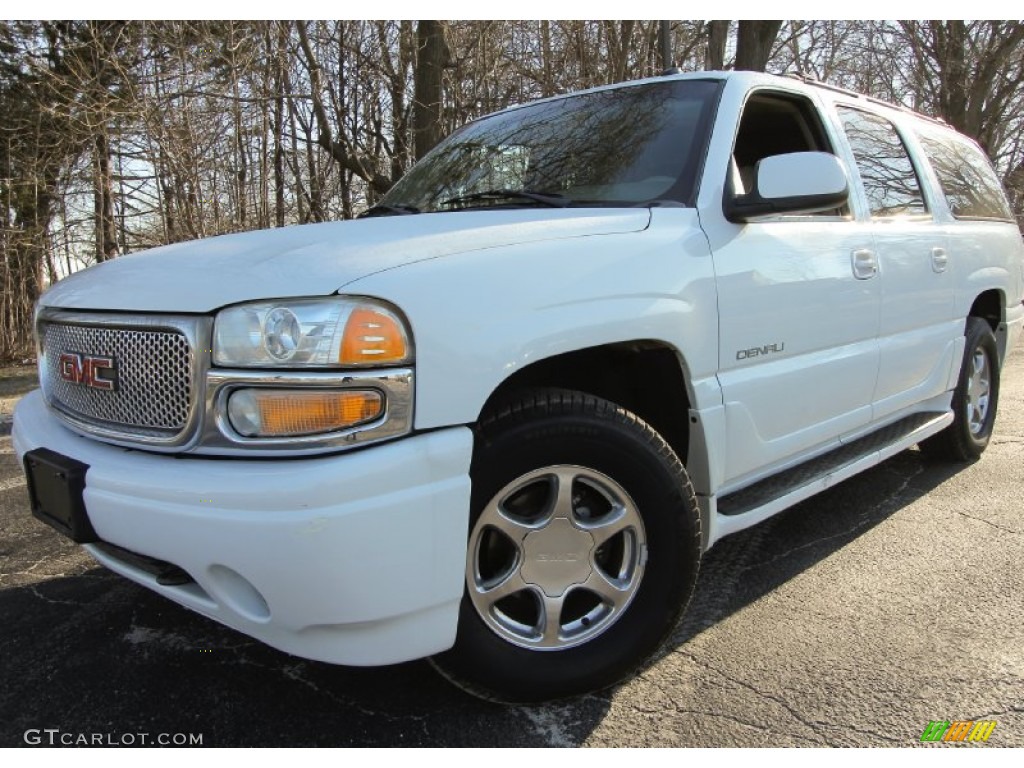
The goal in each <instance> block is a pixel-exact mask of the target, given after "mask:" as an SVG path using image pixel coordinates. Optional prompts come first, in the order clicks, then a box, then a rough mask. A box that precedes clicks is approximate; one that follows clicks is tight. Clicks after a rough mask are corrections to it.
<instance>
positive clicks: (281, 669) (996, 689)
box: [0, 346, 1024, 749]
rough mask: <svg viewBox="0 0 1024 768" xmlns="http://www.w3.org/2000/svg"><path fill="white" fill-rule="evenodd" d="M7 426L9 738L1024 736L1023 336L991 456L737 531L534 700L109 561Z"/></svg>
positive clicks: (1, 502) (0, 494)
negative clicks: (649, 611) (351, 663)
mask: <svg viewBox="0 0 1024 768" xmlns="http://www.w3.org/2000/svg"><path fill="white" fill-rule="evenodd" d="M5 422H6V420H0V680H2V683H3V684H2V686H0V747H5V746H6V747H13V746H19V745H23V744H26V743H41V744H47V743H48V742H53V743H54V744H59V743H61V742H63V743H77V744H83V743H104V744H109V743H112V744H133V745H136V746H137V745H139V744H143V743H145V744H152V743H155V742H156V741H157V740H158V739H159V740H161V741H165V742H172V743H173V742H174V741H175V740H176V741H178V742H181V741H182V740H185V741H186V743H187V740H189V739H191V740H193V741H194V740H195V738H196V736H197V735H198V736H199V738H200V739H201V741H202V744H203V745H204V746H215V747H216V746H315V745H319V746H402V745H410V746H412V745H415V746H449V747H454V746H676V747H684V746H693V747H697V746H699V747H719V746H804V745H806V746H826V745H833V746H840V745H843V746H913V745H920V744H921V742H920V740H919V739H920V736H921V733H922V731H923V730H924V728H925V726H927V725H928V723H929V721H935V720H950V721H952V720H975V721H977V720H996V721H997V725H996V727H995V729H994V731H993V732H992V734H991V736H990V738H989V740H988V743H987V745H988V746H1001V747H1006V746H1016V747H1020V746H1024V567H1022V564H1024V514H1022V495H1024V487H1022V482H1021V481H1022V479H1024V346H1022V347H1019V348H1018V349H1017V350H1016V353H1015V357H1011V359H1010V362H1009V364H1008V365H1007V367H1006V369H1005V370H1004V372H1003V381H1002V393H1001V402H1000V405H999V418H998V420H997V423H996V433H995V436H994V438H993V440H992V443H991V445H990V446H989V449H988V450H987V452H986V453H985V455H984V457H983V458H982V459H981V460H980V461H978V462H976V463H974V464H971V465H969V466H949V465H937V464H932V463H929V462H926V461H925V460H924V459H923V458H922V456H921V455H920V453H918V452H917V451H916V450H910V451H905V452H903V453H902V454H900V455H898V456H896V457H894V458H893V459H891V460H889V461H888V462H886V463H885V464H883V465H881V466H880V467H877V468H875V469H873V470H871V471H868V472H866V473H863V474H861V475H859V476H858V477H855V478H853V479H851V480H849V481H847V482H845V483H842V484H840V485H838V486H836V487H834V488H832V489H830V490H829V491H827V492H826V493H824V494H821V495H819V496H818V497H816V498H813V499H811V500H809V501H807V502H805V503H803V504H801V505H799V506H798V507H795V508H793V509H792V510H789V511H788V512H786V513H783V514H782V515H781V516H778V517H776V518H774V519H772V520H770V521H768V522H767V523H765V524H762V525H761V526H759V527H756V528H754V529H751V530H748V531H745V532H743V533H740V534H738V535H736V536H733V537H731V538H729V539H726V540H724V541H723V542H721V543H720V544H719V545H718V546H716V547H715V548H714V549H713V550H712V551H711V552H710V553H708V555H707V556H706V558H705V561H704V563H703V565H702V570H701V575H700V580H699V582H698V585H697V592H696V595H695V597H694V601H693V603H692V605H691V608H690V611H689V613H688V614H687V616H686V617H685V618H684V620H683V623H682V625H681V626H680V627H679V629H678V631H677V632H676V633H675V635H674V637H673V639H672V642H671V643H670V644H669V646H668V647H667V648H666V649H665V651H664V652H663V654H662V656H661V657H660V659H659V660H658V661H657V662H656V663H655V664H654V665H653V666H651V667H650V668H649V669H647V670H646V671H645V672H644V673H643V674H642V675H641V676H640V677H638V678H636V679H634V680H632V681H630V682H628V683H626V684H624V685H622V686H620V687H619V688H617V689H615V690H613V691H608V692H605V693H601V694H598V695H591V696H586V697H583V698H580V699H577V700H572V701H568V702H564V703H559V704H552V705H546V706H536V707H509V706H499V705H494V704H486V703H483V702H480V701H477V700H476V699H473V698H471V697H469V696H467V695H465V694H463V693H461V692H460V691H458V690H456V689H454V688H452V687H451V686H449V685H448V684H447V683H445V682H444V681H443V680H442V679H441V678H440V677H438V676H437V675H436V674H435V673H434V672H433V671H432V669H431V668H430V666H429V665H428V664H427V663H426V662H413V663H409V664H402V665H398V666H393V667H387V668H379V669H354V668H343V667H333V666H330V665H326V664H320V663H315V662H310V661H305V660H303V659H298V658H294V657H291V656H288V655H286V654H283V653H280V652H278V651H275V650H273V649H271V648H268V647H266V646H264V645H261V644H260V643H257V642H255V641H252V640H250V639H248V638H247V637H245V636H243V635H240V634H238V633H236V632H234V631H232V630H229V629H226V628H223V627H221V626H220V625H218V624H215V623H214V622H212V621H210V620H208V619H205V618H203V617H201V616H198V615H196V614H193V613H191V612H189V611H187V610H186V609H184V608H180V607H178V606H177V605H175V604H173V603H170V602H168V601H166V600H164V599H162V598H160V597H158V596H156V595H153V594H151V593H150V592H148V591H146V590H145V589H142V588H141V587H137V586H135V585H134V584H132V583H131V582H128V581H126V580H124V579H122V578H120V577H118V576H115V575H113V574H111V573H109V572H107V571H105V570H104V569H102V568H101V567H99V566H98V565H96V564H95V563H94V562H93V561H92V560H91V559H90V558H89V557H88V556H87V555H86V554H85V553H84V552H82V551H81V550H80V549H78V548H77V547H76V546H75V545H74V544H72V543H70V542H68V541H66V540H64V539H63V538H61V537H60V536H59V535H58V534H57V533H56V532H55V531H53V530H51V529H49V528H48V527H46V526H44V525H43V524H41V523H39V522H37V521H36V520H35V519H34V518H32V517H31V516H30V514H29V512H28V501H27V494H26V490H25V483H24V479H23V477H22V474H21V468H20V466H19V465H18V462H17V459H16V457H15V456H14V454H13V450H12V447H11V441H10V436H9V425H8V424H6V423H5ZM142 734H145V737H142V736H141V735H142ZM928 746H929V747H930V748H939V749H967V748H971V746H973V745H966V744H964V745H954V744H932V745H928Z"/></svg>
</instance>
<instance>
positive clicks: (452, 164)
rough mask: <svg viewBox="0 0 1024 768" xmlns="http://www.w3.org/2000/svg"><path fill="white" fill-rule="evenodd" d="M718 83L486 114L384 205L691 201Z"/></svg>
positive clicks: (669, 84) (609, 93)
mask: <svg viewBox="0 0 1024 768" xmlns="http://www.w3.org/2000/svg"><path fill="white" fill-rule="evenodd" d="M718 89H719V83H718V82H716V81H712V80H686V81H665V82H659V83H649V84H643V85H637V86H631V87H622V88H615V89H611V90H605V91H598V92H596V93H585V94H580V95H576V96H568V97H565V98H560V99H556V100H553V101H548V102H543V103H539V104H531V105H527V106H525V107H520V108H516V109H513V110H510V111H507V112H503V113H499V114H497V115H493V116H491V117H485V118H483V119H481V120H478V121H476V122H474V123H470V124H469V125H467V126H465V127H464V128H462V129H460V130H459V131H457V132H456V133H454V134H452V135H451V136H450V137H449V138H448V139H447V140H445V141H443V142H442V143H441V144H439V145H438V146H437V147H435V148H434V150H433V151H431V152H430V153H429V154H428V155H427V156H426V157H424V158H423V160H421V161H420V162H419V163H418V164H417V165H416V166H415V167H414V168H413V169H412V170H411V171H410V172H409V173H408V174H407V175H406V176H405V177H404V178H403V179H402V180H401V181H399V182H398V184H396V185H395V186H394V187H393V188H392V189H391V191H390V192H388V194H387V195H386V196H385V197H384V199H383V200H381V202H380V206H381V207H386V206H396V207H397V206H405V207H408V206H412V207H415V208H417V209H419V210H420V211H446V210H464V209H466V208H479V207H494V206H514V207H522V206H528V205H544V204H545V201H544V200H543V196H549V197H550V196H561V197H564V198H565V202H566V204H567V205H636V204H642V203H646V202H650V201H655V200H671V201H675V202H678V203H682V204H690V203H691V196H692V194H693V192H694V187H695V182H696V179H695V176H696V173H697V169H698V167H699V164H698V161H699V157H700V155H701V153H702V152H703V149H704V145H705V143H706V140H707V134H708V132H709V129H710V119H711V111H712V107H713V105H714V100H715V96H716V94H717V93H718ZM524 191H525V192H526V193H528V194H502V193H516V192H524ZM531 197H532V198H533V199H531ZM548 204H550V202H548Z"/></svg>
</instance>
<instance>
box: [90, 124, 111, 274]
mask: <svg viewBox="0 0 1024 768" xmlns="http://www.w3.org/2000/svg"><path fill="white" fill-rule="evenodd" d="M93 146H94V150H95V154H94V168H93V173H94V175H93V182H94V188H93V209H94V213H95V224H96V261H97V262H100V261H107V260H108V259H112V258H114V257H115V256H117V225H116V222H115V221H114V190H113V185H112V179H111V172H110V138H109V137H108V136H107V131H106V126H103V128H102V129H101V130H100V132H99V133H97V134H96V136H95V138H94V143H93Z"/></svg>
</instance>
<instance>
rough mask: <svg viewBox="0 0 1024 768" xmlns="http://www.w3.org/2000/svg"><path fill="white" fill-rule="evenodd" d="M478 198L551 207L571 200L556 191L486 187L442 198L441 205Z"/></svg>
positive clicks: (455, 203)
mask: <svg viewBox="0 0 1024 768" xmlns="http://www.w3.org/2000/svg"><path fill="white" fill-rule="evenodd" d="M478 200H530V201H532V202H535V203H540V204H541V205H547V206H550V207H551V208H565V207H566V206H568V205H571V204H572V200H570V199H569V198H567V197H566V196H565V195H560V194H558V193H557V192H533V191H531V190H529V189H487V190H484V191H483V192H473V193H471V194H468V195H459V196H458V197H450V198H448V199H447V200H442V201H441V205H458V204H459V203H472V202H476V201H478Z"/></svg>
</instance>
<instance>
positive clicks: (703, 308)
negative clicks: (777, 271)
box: [342, 209, 718, 429]
mask: <svg viewBox="0 0 1024 768" xmlns="http://www.w3.org/2000/svg"><path fill="white" fill-rule="evenodd" d="M653 213H654V214H655V215H652V222H651V226H650V227H649V228H647V229H646V230H644V231H641V232H632V233H618V234H609V235H593V236H587V237H577V238H570V239H560V240H551V241H545V242H541V243H528V244H517V245H512V246H506V247H501V248H494V249H489V250H486V251H477V252H473V253H466V254H461V255H453V256H449V257H447V258H445V259H439V260H435V261H425V262H419V263H414V264H410V265H408V266H405V267H401V268H399V269H394V270H390V271H388V272H382V273H379V274H376V275H370V276H368V277H366V278H363V279H360V280H357V281H354V282H352V283H350V284H348V285H346V286H345V287H344V289H343V291H342V292H343V293H358V294H361V295H368V296H377V297H380V298H383V299H386V300H388V301H391V302H393V303H395V304H396V305H398V306H399V307H400V308H401V309H402V310H403V311H404V312H405V314H406V316H407V317H408V318H409V321H410V323H411V325H412V331H413V335H414V338H415V342H416V362H415V366H416V382H417V383H416V407H415V414H416V415H415V427H416V428H417V429H431V428H435V427H442V426H449V425H454V424H467V423H471V422H473V421H475V420H476V418H477V416H478V414H479V413H480V410H481V408H482V407H483V405H484V403H485V402H486V401H487V398H488V397H489V396H490V394H491V393H492V392H493V391H494V390H495V389H496V388H497V387H498V386H499V385H500V384H501V383H502V382H503V381H504V380H505V379H507V378H508V377H509V376H511V375H512V374H513V373H515V372H516V371H519V370H521V369H522V368H523V367H525V366H527V365H529V364H531V363H535V362H537V361H538V360H542V359H545V358H549V357H552V356H555V355H559V354H562V353H565V352H571V351H575V350H579V349H586V348H589V347H594V346H600V345H604V344H610V343H614V342H621V341H630V340H637V339H645V340H654V341H660V342H663V343H665V344H667V345H669V346H670V347H673V348H675V349H676V350H678V351H679V353H680V355H681V358H682V359H683V360H684V361H685V365H686V366H687V375H688V381H689V383H690V386H691V390H692V391H691V403H693V404H694V407H701V406H700V405H699V404H698V403H700V401H701V400H704V401H705V402H708V403H709V404H710V403H711V402H712V401H714V399H715V396H716V394H717V385H716V383H715V378H714V374H715V367H716V365H717V362H718V349H717V342H718V311H717V298H716V292H715V288H714V273H713V268H712V261H711V256H710V251H709V248H708V244H707V240H706V238H705V237H704V234H703V232H701V230H700V229H699V225H698V222H697V215H696V212H695V211H693V210H688V209H663V210H662V209H655V211H654V212H653ZM453 215H455V214H453ZM459 215H468V214H459Z"/></svg>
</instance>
